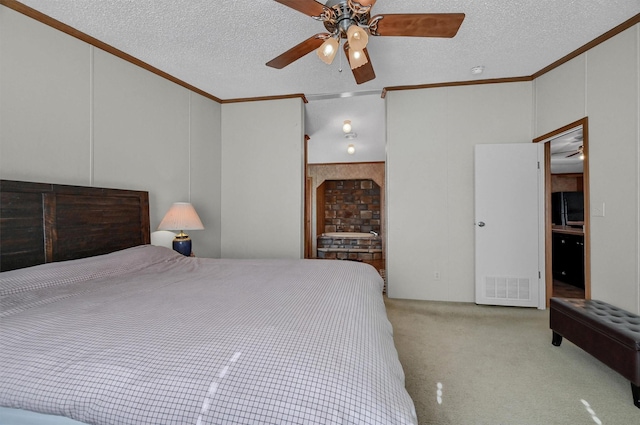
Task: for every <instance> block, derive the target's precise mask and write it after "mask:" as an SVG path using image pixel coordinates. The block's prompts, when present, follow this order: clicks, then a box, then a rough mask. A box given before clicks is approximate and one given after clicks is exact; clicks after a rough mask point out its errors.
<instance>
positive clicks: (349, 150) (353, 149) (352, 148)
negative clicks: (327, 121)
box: [347, 143, 356, 155]
mask: <svg viewBox="0 0 640 425" xmlns="http://www.w3.org/2000/svg"><path fill="white" fill-rule="evenodd" d="M347 153H348V154H349V155H353V154H354V153H356V147H355V146H353V144H352V143H349V146H347Z"/></svg>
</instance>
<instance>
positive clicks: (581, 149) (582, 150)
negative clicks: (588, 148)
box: [565, 145, 584, 159]
mask: <svg viewBox="0 0 640 425" xmlns="http://www.w3.org/2000/svg"><path fill="white" fill-rule="evenodd" d="M576 155H580V159H583V155H584V146H583V145H580V147H579V148H578V149H577V150H576V151H575V152H574V153H572V154H571V155H567V156H565V158H571V157H572V156H576Z"/></svg>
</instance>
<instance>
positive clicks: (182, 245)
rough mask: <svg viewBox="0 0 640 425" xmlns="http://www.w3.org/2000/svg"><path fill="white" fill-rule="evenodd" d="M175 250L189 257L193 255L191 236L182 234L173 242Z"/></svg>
mask: <svg viewBox="0 0 640 425" xmlns="http://www.w3.org/2000/svg"><path fill="white" fill-rule="evenodd" d="M173 250H174V251H178V252H179V253H180V254H182V255H184V256H186V257H189V256H190V255H191V238H190V237H189V235H187V234H185V233H182V232H180V234H179V235H177V236H176V238H175V239H174V240H173Z"/></svg>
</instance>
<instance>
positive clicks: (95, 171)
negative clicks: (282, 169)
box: [0, 6, 221, 257]
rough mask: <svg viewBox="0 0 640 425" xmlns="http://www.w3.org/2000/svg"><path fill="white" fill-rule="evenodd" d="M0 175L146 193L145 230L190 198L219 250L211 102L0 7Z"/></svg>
mask: <svg viewBox="0 0 640 425" xmlns="http://www.w3.org/2000/svg"><path fill="white" fill-rule="evenodd" d="M0 40H1V41H0V58H1V63H0V177H1V178H3V179H12V180H26V181H43V182H51V183H59V184H72V185H85V186H97V187H114V188H121V189H136V190H147V191H149V200H150V216H151V230H152V231H153V230H155V229H156V228H157V226H158V224H159V222H160V220H161V219H162V216H163V215H164V214H165V212H166V211H167V210H168V208H169V206H170V205H171V203H172V202H176V201H188V200H189V198H191V201H192V202H193V203H194V206H195V207H196V210H197V211H198V212H199V214H200V216H201V218H202V221H203V223H204V225H205V230H202V231H193V232H192V233H191V236H192V238H193V240H194V251H195V252H196V254H197V255H200V256H211V257H217V256H219V255H220V238H219V235H220V212H219V211H220V190H219V187H220V149H221V139H220V127H221V124H220V115H221V108H220V105H219V104H218V103H216V102H214V101H212V100H209V99H206V98H204V97H202V96H200V95H197V94H194V93H192V92H190V91H189V90H187V89H185V88H183V87H181V86H178V85H176V84H174V83H172V82H169V81H168V80H165V79H163V78H160V77H158V76H156V75H155V74H152V73H150V72H148V71H146V70H143V69H142V68H139V67H136V66H134V65H132V64H130V63H128V62H126V61H123V60H121V59H119V58H117V57H115V56H112V55H110V54H108V53H106V52H104V51H102V50H99V49H96V48H94V47H92V46H90V45H88V44H86V43H84V42H82V41H79V40H77V39H75V38H73V37H71V36H68V35H66V34H64V33H62V32H59V31H57V30H55V29H53V28H51V27H48V26H46V25H43V24H41V23H39V22H37V21H35V20H32V19H30V18H28V17H25V16H24V15H22V14H20V13H17V12H15V11H13V10H11V9H8V8H6V7H4V6H0Z"/></svg>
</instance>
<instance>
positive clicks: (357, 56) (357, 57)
mask: <svg viewBox="0 0 640 425" xmlns="http://www.w3.org/2000/svg"><path fill="white" fill-rule="evenodd" d="M368 62H369V60H368V59H367V56H366V55H365V54H364V50H355V49H349V65H350V66H351V69H356V68H359V67H361V66H362V65H364V64H366V63H368Z"/></svg>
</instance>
